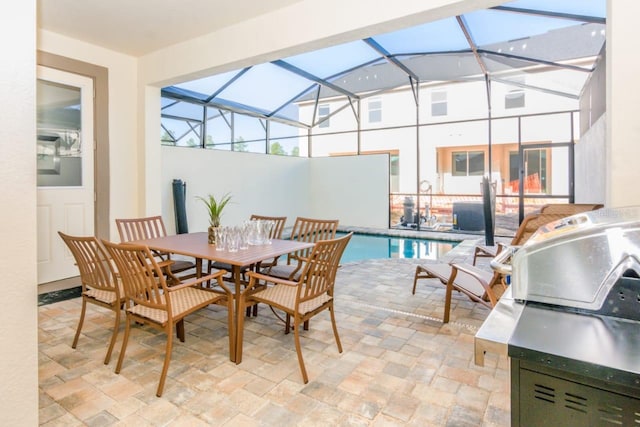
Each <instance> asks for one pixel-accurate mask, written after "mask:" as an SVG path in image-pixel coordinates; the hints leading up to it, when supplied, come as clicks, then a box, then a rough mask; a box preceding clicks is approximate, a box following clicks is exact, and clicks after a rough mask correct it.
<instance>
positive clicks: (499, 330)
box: [474, 287, 524, 366]
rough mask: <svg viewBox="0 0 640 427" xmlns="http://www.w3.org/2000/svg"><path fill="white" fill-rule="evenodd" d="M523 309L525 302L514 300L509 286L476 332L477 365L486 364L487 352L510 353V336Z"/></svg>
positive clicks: (504, 354)
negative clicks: (485, 356)
mask: <svg viewBox="0 0 640 427" xmlns="http://www.w3.org/2000/svg"><path fill="white" fill-rule="evenodd" d="M523 309H524V304H520V303H517V302H516V301H514V299H513V297H512V296H511V288H510V287H509V288H508V289H507V290H506V291H505V293H504V294H503V295H502V297H501V298H500V301H498V304H496V306H495V307H494V308H493V310H491V313H489V316H487V318H486V319H485V321H484V323H483V324H482V326H481V327H480V329H479V330H478V332H477V333H476V336H475V339H474V348H475V364H476V365H479V366H484V355H485V353H486V352H490V353H496V354H499V355H502V356H507V355H508V354H507V353H508V344H509V338H511V334H513V331H514V330H515V328H516V325H517V324H518V319H519V318H520V315H521V314H522V310H523Z"/></svg>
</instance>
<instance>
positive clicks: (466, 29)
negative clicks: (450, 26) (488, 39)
mask: <svg viewBox="0 0 640 427" xmlns="http://www.w3.org/2000/svg"><path fill="white" fill-rule="evenodd" d="M456 21H458V25H459V26H460V29H461V30H462V33H463V34H464V37H465V38H466V39H467V43H468V44H469V47H470V48H471V51H472V52H473V56H474V57H475V58H476V61H478V65H479V66H480V69H481V70H482V74H484V75H485V76H486V75H488V74H489V71H488V70H487V66H486V65H485V63H484V61H483V60H482V58H481V57H480V55H479V54H478V46H477V45H476V42H475V41H474V40H473V37H471V33H470V32H469V27H467V23H466V22H465V20H464V18H463V17H462V16H460V15H457V16H456Z"/></svg>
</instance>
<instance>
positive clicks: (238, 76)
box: [205, 67, 251, 102]
mask: <svg viewBox="0 0 640 427" xmlns="http://www.w3.org/2000/svg"><path fill="white" fill-rule="evenodd" d="M250 69H251V67H246V68H243V69H242V70H241V71H240V72H239V73H237V74H236V75H235V76H233V77H232V78H230V79H229V81H228V82H226V83H225V84H224V85H222V87H221V88H220V89H218V90H217V91H215V92H214V93H212V94H211V95H210V96H209V97H208V98H207V99H206V100H205V102H209V101H211V100H212V99H213V98H215V97H216V96H218V95H219V94H220V92H222V91H223V90H225V89H226V88H228V87H229V86H230V85H231V84H232V83H233V82H235V81H236V80H238V79H239V78H240V77H242V75H243V74H244V73H246V72H247V71H249V70H250Z"/></svg>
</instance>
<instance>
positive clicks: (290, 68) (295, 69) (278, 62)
mask: <svg viewBox="0 0 640 427" xmlns="http://www.w3.org/2000/svg"><path fill="white" fill-rule="evenodd" d="M271 63H272V64H274V65H277V66H278V67H282V68H284V69H285V70H287V71H290V72H292V73H294V74H297V75H299V76H301V77H304V78H305V79H307V80H311V81H312V82H316V83H318V84H320V85H322V86H326V87H328V88H330V89H333V90H335V91H336V92H340V93H341V94H343V95H345V96H348V97H349V98H355V99H358V98H359V97H358V95H356V94H355V93H352V92H349V91H348V90H346V89H343V88H341V87H340V86H336V85H334V84H333V83H331V82H329V81H327V80H325V79H321V78H320V77H318V76H314V75H313V74H311V73H309V72H307V71H304V70H302V69H300V68H298V67H296V66H295V65H292V64H289V63H288V62H285V61H283V60H281V59H278V60H275V61H271Z"/></svg>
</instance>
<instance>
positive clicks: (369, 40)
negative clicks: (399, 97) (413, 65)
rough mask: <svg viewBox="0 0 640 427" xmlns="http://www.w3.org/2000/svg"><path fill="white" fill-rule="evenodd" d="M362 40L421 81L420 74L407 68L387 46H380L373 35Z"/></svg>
mask: <svg viewBox="0 0 640 427" xmlns="http://www.w3.org/2000/svg"><path fill="white" fill-rule="evenodd" d="M362 41H363V42H365V43H366V44H368V45H369V46H370V47H371V48H372V49H373V50H375V51H376V52H378V53H379V54H380V55H382V56H383V58H384V59H386V60H387V61H388V62H390V63H391V64H393V65H395V66H396V67H398V68H400V69H401V70H402V71H404V72H405V73H406V74H408V75H409V76H410V77H411V78H413V79H414V80H416V81H420V78H419V77H418V75H417V74H416V73H414V72H413V71H411V70H410V69H409V68H407V66H406V65H404V64H403V63H402V62H400V61H399V60H398V58H396V57H395V56H393V55H391V54H390V53H389V52H388V51H387V50H386V49H385V48H383V47H382V46H380V45H379V44H378V42H377V41H375V40H374V39H372V38H371V37H368V38H366V39H362Z"/></svg>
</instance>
